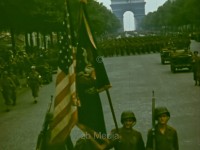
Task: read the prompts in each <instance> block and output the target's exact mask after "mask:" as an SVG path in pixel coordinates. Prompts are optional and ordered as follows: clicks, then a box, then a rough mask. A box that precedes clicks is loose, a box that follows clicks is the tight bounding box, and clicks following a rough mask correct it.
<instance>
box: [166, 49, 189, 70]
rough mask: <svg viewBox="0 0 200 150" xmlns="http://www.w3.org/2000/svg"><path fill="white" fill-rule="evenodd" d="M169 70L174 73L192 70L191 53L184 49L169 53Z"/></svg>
mask: <svg viewBox="0 0 200 150" xmlns="http://www.w3.org/2000/svg"><path fill="white" fill-rule="evenodd" d="M170 69H171V72H173V73H175V72H176V71H178V70H182V69H188V70H189V71H191V70H192V52H191V51H189V50H185V49H177V50H173V51H172V52H171V56H170Z"/></svg>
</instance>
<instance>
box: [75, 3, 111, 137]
mask: <svg viewBox="0 0 200 150" xmlns="http://www.w3.org/2000/svg"><path fill="white" fill-rule="evenodd" d="M79 14H80V17H79V21H80V24H79V30H78V36H77V38H78V46H77V55H76V58H77V66H76V73H77V93H78V97H79V100H80V107H79V108H78V123H79V124H81V125H84V126H85V129H86V130H87V129H92V130H93V131H95V132H98V133H99V134H106V127H105V121H104V115H103V110H102V104H101V100H100V96H99V92H100V91H103V90H106V89H108V88H109V87H110V82H109V79H108V76H107V73H106V70H105V67H104V64H103V61H102V57H101V56H99V55H98V53H97V45H96V42H95V40H94V36H93V34H92V31H91V28H90V24H89V21H88V16H87V12H86V2H84V1H83V0H82V1H81V4H80V12H79ZM86 132H88V130H87V131H86ZM94 138H95V137H94ZM100 138H101V137H100Z"/></svg>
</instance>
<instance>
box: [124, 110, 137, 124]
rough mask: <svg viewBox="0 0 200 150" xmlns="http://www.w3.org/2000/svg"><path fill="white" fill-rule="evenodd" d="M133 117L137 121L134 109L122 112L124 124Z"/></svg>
mask: <svg viewBox="0 0 200 150" xmlns="http://www.w3.org/2000/svg"><path fill="white" fill-rule="evenodd" d="M129 118H132V119H133V120H134V121H135V122H136V118H135V114H134V113H133V112H132V111H124V112H122V114H121V123H122V124H123V122H124V120H126V119H129Z"/></svg>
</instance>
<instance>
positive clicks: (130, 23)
mask: <svg viewBox="0 0 200 150" xmlns="http://www.w3.org/2000/svg"><path fill="white" fill-rule="evenodd" d="M96 1H98V2H100V3H103V5H104V6H106V7H107V8H108V9H110V10H111V7H110V4H111V0H96ZM166 1H167V0H145V2H146V4H145V14H148V13H149V12H153V11H156V10H157V9H158V7H159V6H162V5H163V4H164V3H165V2H166ZM134 29H135V26H134V16H133V13H131V12H126V13H125V14H124V30H125V31H131V30H134Z"/></svg>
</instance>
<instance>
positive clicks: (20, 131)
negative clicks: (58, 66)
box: [0, 41, 200, 150]
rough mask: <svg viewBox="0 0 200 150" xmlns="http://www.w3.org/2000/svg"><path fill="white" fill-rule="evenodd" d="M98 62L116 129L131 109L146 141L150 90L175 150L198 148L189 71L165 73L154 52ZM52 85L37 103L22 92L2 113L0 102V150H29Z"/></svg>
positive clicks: (198, 98) (197, 114) (195, 95)
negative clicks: (163, 110) (172, 132)
mask: <svg viewBox="0 0 200 150" xmlns="http://www.w3.org/2000/svg"><path fill="white" fill-rule="evenodd" d="M191 50H192V51H193V50H200V44H199V43H196V42H194V41H192V46H191ZM103 60H104V64H105V67H106V70H107V73H108V76H109V79H110V82H111V84H112V88H111V89H110V90H109V91H110V95H111V98H112V102H113V107H114V109H115V114H116V117H117V120H118V125H119V126H121V124H120V114H121V112H122V111H124V110H133V111H134V113H135V115H136V118H137V123H136V125H135V128H136V129H137V130H139V131H141V132H142V135H143V139H144V141H145V142H146V135H147V130H148V129H149V128H151V99H152V90H154V91H155V98H156V106H158V105H159V106H160V105H164V106H166V107H167V108H168V109H169V111H170V113H171V118H170V120H169V124H170V125H172V126H173V127H174V128H176V129H177V131H178V136H179V145H180V150H199V149H200V127H199V126H200V86H194V81H193V75H192V72H187V71H181V72H177V73H171V71H170V66H169V65H168V64H166V65H162V64H161V62H160V55H159V53H156V54H144V55H134V56H123V57H112V58H104V59H103ZM54 79H55V77H54ZM54 86H55V84H54V82H52V83H51V84H49V85H44V86H43V87H42V88H41V91H40V97H39V102H38V103H37V104H33V99H32V97H31V93H30V90H29V89H26V90H24V91H23V92H22V93H20V94H19V95H18V101H17V105H16V106H14V107H13V108H12V110H11V111H10V112H8V113H7V112H5V109H4V104H3V100H2V99H0V150H35V146H36V141H37V136H38V134H39V132H40V130H41V129H42V124H43V120H44V116H45V113H46V111H47V108H48V105H49V103H50V97H51V95H53V94H54ZM100 95H101V100H102V104H103V110H104V115H105V121H106V127H107V131H108V132H109V131H110V130H111V129H112V128H114V122H113V119H112V115H111V111H110V108H109V104H108V100H107V97H106V93H105V92H102V93H101V94H100ZM71 135H72V139H73V141H75V140H76V139H77V138H78V137H80V136H82V135H83V134H82V133H81V132H80V131H79V130H78V129H77V128H74V129H73V130H72V133H71Z"/></svg>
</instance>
